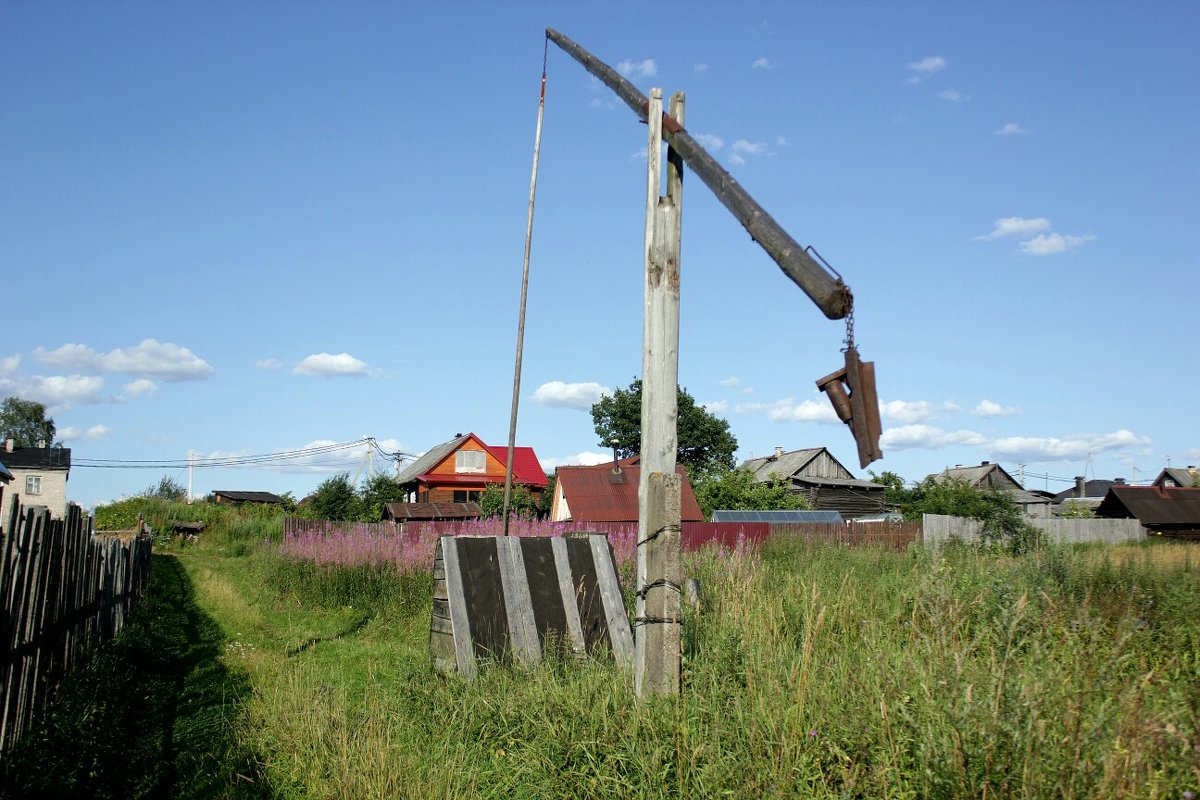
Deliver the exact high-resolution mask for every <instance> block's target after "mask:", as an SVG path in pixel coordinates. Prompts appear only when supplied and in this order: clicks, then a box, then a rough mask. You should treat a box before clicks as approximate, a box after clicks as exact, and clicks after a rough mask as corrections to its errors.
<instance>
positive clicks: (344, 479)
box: [309, 472, 359, 521]
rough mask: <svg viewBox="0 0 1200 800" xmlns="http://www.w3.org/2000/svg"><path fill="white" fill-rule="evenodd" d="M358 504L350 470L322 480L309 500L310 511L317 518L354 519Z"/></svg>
mask: <svg viewBox="0 0 1200 800" xmlns="http://www.w3.org/2000/svg"><path fill="white" fill-rule="evenodd" d="M358 505H359V502H358V496H357V495H356V494H355V493H354V486H352V485H351V483H350V473H348V472H339V473H338V474H337V475H334V476H333V477H332V478H327V479H325V480H324V481H322V482H321V484H320V485H319V486H317V490H316V491H315V492H313V495H312V499H311V500H310V501H309V509H310V513H311V514H312V516H313V517H314V518H315V519H332V520H342V521H347V520H353V519H354V518H355V516H356V513H357V511H358Z"/></svg>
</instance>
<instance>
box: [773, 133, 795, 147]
mask: <svg viewBox="0 0 1200 800" xmlns="http://www.w3.org/2000/svg"><path fill="white" fill-rule="evenodd" d="M775 146H776V147H791V146H792V143H791V142H789V141H788V140H787V138H786V137H785V136H784V135H783V134H779V135H777V136H776V137H775Z"/></svg>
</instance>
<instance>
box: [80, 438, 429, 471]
mask: <svg viewBox="0 0 1200 800" xmlns="http://www.w3.org/2000/svg"><path fill="white" fill-rule="evenodd" d="M364 445H366V446H369V447H373V448H374V449H375V450H376V451H378V452H379V454H380V455H382V456H384V457H385V458H387V459H390V460H395V461H402V460H412V459H415V458H416V456H414V455H411V454H409V453H404V452H401V451H396V452H391V453H389V452H387V451H386V450H384V449H383V448H382V447H380V446H379V444H378V443H377V442H376V441H375V440H374V439H372V438H370V437H368V438H365V439H356V440H355V441H352V442H339V443H337V444H329V445H319V446H316V447H305V448H301V449H299V450H281V451H278V452H275V453H258V454H252V455H244V456H210V457H207V458H193V459H190V460H189V459H182V460H181V459H116V458H76V459H72V462H73V463H72V464H71V466H73V467H80V468H91V469H159V470H173V469H187V468H188V467H192V468H201V469H204V468H208V469H213V468H224V469H230V468H240V467H254V466H267V465H271V464H284V463H287V462H289V461H296V460H300V459H311V458H313V457H316V456H328V455H333V454H336V453H339V452H342V451H346V450H350V449H352V448H358V447H362V446H364ZM347 455H348V454H347ZM343 464H345V462H344V461H307V462H306V463H305V464H304V466H314V467H316V466H341V465H343Z"/></svg>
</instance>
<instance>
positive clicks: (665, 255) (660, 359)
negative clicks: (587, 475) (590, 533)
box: [633, 89, 683, 697]
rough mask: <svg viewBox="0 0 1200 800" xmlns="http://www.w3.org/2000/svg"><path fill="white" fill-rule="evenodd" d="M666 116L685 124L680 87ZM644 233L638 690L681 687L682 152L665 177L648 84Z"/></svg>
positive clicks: (657, 92)
mask: <svg viewBox="0 0 1200 800" xmlns="http://www.w3.org/2000/svg"><path fill="white" fill-rule="evenodd" d="M670 118H671V119H673V120H674V121H675V122H676V123H677V124H679V125H682V124H683V94H682V93H676V94H675V95H674V96H673V97H672V98H671V105H670ZM646 122H647V127H648V129H649V130H648V132H647V137H648V138H647V152H646V156H647V159H646V160H647V165H646V241H645V266H646V276H645V292H644V306H645V308H644V310H645V314H644V317H643V323H642V452H641V479H640V483H639V485H638V542H637V583H636V587H637V590H636V606H635V619H634V625H635V626H636V628H635V636H634V646H633V647H634V650H633V670H634V671H633V684H634V690H635V692H636V693H637V695H638V696H639V697H646V696H649V695H656V694H657V695H669V694H678V693H679V662H680V653H681V650H680V641H681V640H680V620H679V599H680V587H681V585H682V575H681V573H682V565H681V561H682V554H681V542H680V531H681V525H680V517H681V497H682V495H681V491H682V488H681V482H680V480H679V475H678V474H677V473H676V472H675V457H676V452H677V450H678V431H677V425H676V422H677V418H678V414H679V409H678V397H679V389H678V384H679V249H680V248H679V239H680V220H681V216H682V214H681V212H682V207H681V200H682V195H683V160H682V159H681V158H680V157H679V155H678V154H677V153H676V152H675V151H674V149H670V150H669V152H668V154H667V194H666V196H665V197H664V196H660V194H659V192H660V186H661V180H662V169H661V153H662V125H663V114H662V89H651V90H650V101H649V113H648V114H647V116H646Z"/></svg>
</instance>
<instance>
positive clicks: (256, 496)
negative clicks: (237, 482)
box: [213, 489, 283, 503]
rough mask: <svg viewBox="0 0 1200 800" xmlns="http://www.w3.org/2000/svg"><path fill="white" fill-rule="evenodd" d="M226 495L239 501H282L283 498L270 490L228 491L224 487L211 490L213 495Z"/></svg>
mask: <svg viewBox="0 0 1200 800" xmlns="http://www.w3.org/2000/svg"><path fill="white" fill-rule="evenodd" d="M217 495H220V496H221V497H227V498H229V499H230V500H235V501H237V502H239V503H282V502H283V498H282V497H280V496H279V495H277V494H272V493H271V492H230V491H226V490H224V489H218V490H216V491H214V492H213V496H214V497H216V496H217Z"/></svg>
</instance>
